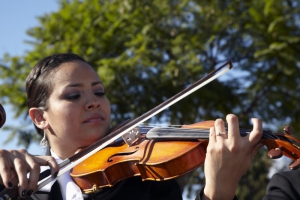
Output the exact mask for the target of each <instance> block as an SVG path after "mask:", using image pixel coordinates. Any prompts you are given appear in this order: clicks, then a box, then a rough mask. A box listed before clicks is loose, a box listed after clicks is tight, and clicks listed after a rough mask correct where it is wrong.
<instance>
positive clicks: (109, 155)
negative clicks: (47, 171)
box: [70, 121, 300, 194]
mask: <svg viewBox="0 0 300 200" xmlns="http://www.w3.org/2000/svg"><path fill="white" fill-rule="evenodd" d="M213 126H214V121H203V122H198V123H195V124H191V125H184V126H182V127H181V128H159V127H158V128H151V129H150V130H147V132H146V133H145V134H144V135H140V136H137V137H136V138H135V140H133V141H132V143H131V144H130V145H128V144H127V143H126V142H124V141H123V140H122V141H120V142H117V143H115V144H112V145H109V146H107V147H106V148H104V149H102V150H101V151H99V152H97V153H96V154H94V155H93V156H91V157H89V158H88V159H86V160H85V161H83V162H81V163H80V164H78V165H77V166H75V167H74V168H73V169H72V171H71V173H70V175H71V176H72V177H73V180H74V181H75V183H76V184H77V185H78V186H79V187H80V188H81V189H82V190H83V192H84V193H86V194H89V193H97V192H98V191H99V190H100V189H101V188H103V187H111V186H113V185H115V184H116V183H117V182H119V181H121V180H124V179H126V178H130V177H133V176H141V178H142V180H151V181H163V180H168V179H172V178H177V177H178V176H181V175H183V174H185V173H187V172H189V171H191V170H194V169H196V168H198V167H199V166H201V165H202V164H203V163H204V161H205V156H206V148H207V145H208V141H209V129H210V127H213ZM250 132H251V130H247V129H240V134H241V136H242V137H243V136H246V135H248V134H250ZM142 133H143V132H142ZM291 133H292V130H291V127H289V126H286V127H285V128H284V132H283V134H274V133H272V132H271V131H268V130H263V136H262V138H261V142H262V143H264V144H265V145H266V146H267V148H268V149H269V152H268V156H269V158H272V159H276V158H280V157H281V156H282V155H285V156H287V157H289V158H291V159H292V160H293V162H292V163H291V164H290V165H289V168H290V169H291V170H295V169H298V168H299V167H300V160H299V158H300V151H299V150H300V140H298V139H297V138H294V137H293V136H291ZM135 135H136V134H135Z"/></svg>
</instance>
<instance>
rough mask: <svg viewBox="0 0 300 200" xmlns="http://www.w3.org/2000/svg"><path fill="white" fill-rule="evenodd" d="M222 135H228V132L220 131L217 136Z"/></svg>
mask: <svg viewBox="0 0 300 200" xmlns="http://www.w3.org/2000/svg"><path fill="white" fill-rule="evenodd" d="M220 135H227V133H226V132H218V133H217V136H220Z"/></svg>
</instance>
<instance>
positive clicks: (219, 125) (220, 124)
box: [215, 119, 227, 140]
mask: <svg viewBox="0 0 300 200" xmlns="http://www.w3.org/2000/svg"><path fill="white" fill-rule="evenodd" d="M215 131H216V135H217V136H218V137H217V140H218V138H225V137H226V138H227V135H226V128H225V123H224V121H223V120H222V119H217V120H216V121H215ZM220 136H221V137H220Z"/></svg>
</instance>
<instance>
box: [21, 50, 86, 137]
mask: <svg viewBox="0 0 300 200" xmlns="http://www.w3.org/2000/svg"><path fill="white" fill-rule="evenodd" d="M76 60H80V61H83V62H85V63H87V62H86V61H85V60H84V59H83V58H81V57H80V56H78V55H76V54H73V53H64V54H54V55H51V56H48V57H46V58H44V59H42V60H41V61H39V62H38V63H37V64H36V65H35V66H34V68H33V69H32V70H31V72H30V73H29V75H28V76H27V79H26V92H27V105H28V109H30V108H32V107H37V108H43V109H45V110H46V109H47V100H48V98H49V96H50V94H51V92H52V90H53V88H52V84H51V82H50V80H51V74H52V73H53V71H54V69H56V68H58V67H59V66H60V65H61V64H63V63H67V62H72V61H76ZM35 128H36V130H37V132H38V133H39V134H40V135H42V136H43V134H44V133H43V130H41V129H39V128H38V127H37V126H35Z"/></svg>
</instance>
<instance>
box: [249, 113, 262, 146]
mask: <svg viewBox="0 0 300 200" xmlns="http://www.w3.org/2000/svg"><path fill="white" fill-rule="evenodd" d="M252 123H253V130H252V131H251V133H250V134H249V141H250V142H251V143H252V144H253V145H255V144H257V143H258V142H259V141H260V139H261V137H262V123H261V121H260V120H259V119H257V118H252Z"/></svg>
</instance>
